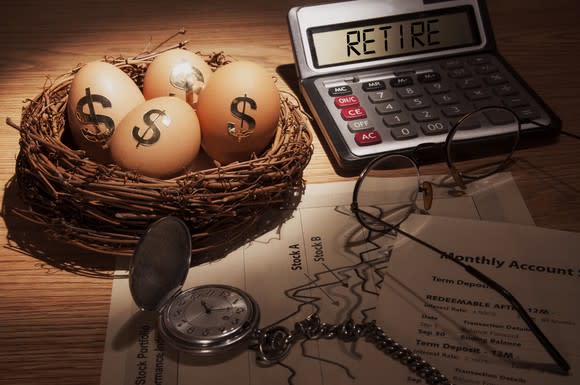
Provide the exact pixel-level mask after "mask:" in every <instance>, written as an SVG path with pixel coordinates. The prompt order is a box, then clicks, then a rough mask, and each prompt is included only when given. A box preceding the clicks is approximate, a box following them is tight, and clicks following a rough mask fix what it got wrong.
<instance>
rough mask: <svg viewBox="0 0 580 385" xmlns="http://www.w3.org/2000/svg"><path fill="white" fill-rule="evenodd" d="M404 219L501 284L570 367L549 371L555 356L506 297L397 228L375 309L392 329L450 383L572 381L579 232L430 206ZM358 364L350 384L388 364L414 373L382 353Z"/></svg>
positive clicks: (578, 312) (406, 379) (395, 373)
mask: <svg viewBox="0 0 580 385" xmlns="http://www.w3.org/2000/svg"><path fill="white" fill-rule="evenodd" d="M402 229H403V230H406V231H407V232H410V233H412V234H413V235H415V236H417V237H418V238H420V239H421V240H423V241H426V242H429V243H431V244H432V245H434V246H436V247H437V248H439V249H441V250H443V251H445V252H447V253H449V252H451V253H453V254H454V255H455V257H456V258H459V259H460V260H462V261H464V262H465V263H469V264H471V265H472V266H475V267H476V268H477V269H479V270H481V271H482V272H483V273H484V274H487V275H488V276H489V277H491V278H492V279H494V280H496V281H497V282H499V283H500V284H502V285H503V286H504V287H505V288H507V289H508V290H509V291H510V292H511V293H512V294H513V295H514V296H515V297H516V298H517V299H518V301H519V302H520V303H522V305H523V306H524V307H525V308H526V309H527V310H528V312H529V314H530V315H531V316H532V317H533V319H535V322H536V323H537V324H538V326H539V327H540V329H541V330H542V331H543V332H544V334H546V336H547V337H548V338H549V339H550V340H551V341H552V343H553V344H554V346H556V348H557V349H558V350H559V351H560V353H561V354H562V355H563V356H564V357H565V358H566V359H567V360H568V362H569V364H570V365H571V367H572V370H571V375H569V376H562V375H557V374H553V373H549V372H547V370H548V369H553V367H554V364H553V361H552V359H551V358H550V356H549V355H548V353H546V352H545V351H544V349H543V348H542V346H541V345H540V343H539V342H538V341H537V340H536V339H535V337H534V336H533V334H532V333H531V332H530V331H529V329H528V328H527V327H526V325H525V324H524V322H523V320H522V319H521V318H520V317H519V316H518V315H517V313H516V312H515V311H514V310H513V309H512V307H511V305H509V304H508V303H507V301H506V300H505V299H504V298H502V297H501V296H500V295H499V294H497V293H496V292H495V291H492V290H491V289H489V288H488V287H486V286H485V285H482V284H481V282H480V281H478V280H477V279H475V278H473V277H472V276H471V275H469V274H467V273H466V272H465V270H464V269H463V268H462V267H460V266H457V265H455V264H454V263H453V262H450V261H447V260H445V259H444V258H442V257H441V256H440V255H438V254H437V253H435V252H433V251H431V250H429V249H427V248H426V247H424V246H422V245H420V244H418V243H416V242H413V241H412V240H410V239H408V238H405V237H404V236H402V235H400V236H399V237H398V238H397V242H396V244H395V246H394V251H393V253H392V255H391V260H390V262H389V268H388V272H387V274H386V275H385V280H384V282H383V284H382V289H381V294H380V297H379V300H378V302H379V303H378V307H377V312H376V313H375V315H376V316H377V323H378V324H380V325H381V326H382V327H383V328H384V330H386V331H387V332H388V334H389V335H390V336H391V337H392V338H394V339H395V340H396V341H397V342H399V343H400V344H402V345H403V346H405V347H407V348H409V349H411V350H413V351H415V352H417V353H418V354H420V355H421V356H422V357H423V358H424V359H425V360H427V361H429V362H430V364H431V365H434V366H435V367H437V368H438V369H439V370H440V371H441V372H442V373H443V374H445V375H446V376H447V377H448V378H450V379H451V380H452V381H453V383H455V384H457V385H468V384H469V385H508V384H528V385H545V384H550V385H552V384H578V383H579V380H578V368H579V367H580V355H579V353H578V351H579V347H580V335H579V333H578V331H579V330H580V329H579V326H580V308H579V307H578V306H577V302H578V298H579V297H580V259H579V254H578V252H579V250H580V233H570V232H563V231H556V230H547V229H542V228H538V227H532V226H522V225H516V224H507V223H498V222H483V221H473V220H467V219H461V220H458V219H450V218H442V217H433V216H412V217H410V218H409V219H408V220H407V221H406V222H405V223H404V225H403V226H402ZM458 234H460V236H458ZM394 309H396V311H393V310H394ZM524 366H525V367H526V368H522V367H524ZM361 369H362V370H361V371H360V373H361V375H360V376H359V378H357V381H356V384H360V385H363V384H372V383H377V382H376V381H377V380H378V379H380V378H382V377H383V376H384V375H387V374H388V375H389V377H391V378H392V379H393V381H392V383H393V384H401V385H402V384H410V383H415V382H416V378H415V377H414V376H413V375H412V373H411V372H410V371H409V370H408V369H407V368H405V367H403V366H402V365H400V364H399V363H396V362H394V361H393V360H392V359H389V358H387V357H386V356H384V355H383V356H382V357H380V356H371V357H366V359H365V360H363V361H362V363H361Z"/></svg>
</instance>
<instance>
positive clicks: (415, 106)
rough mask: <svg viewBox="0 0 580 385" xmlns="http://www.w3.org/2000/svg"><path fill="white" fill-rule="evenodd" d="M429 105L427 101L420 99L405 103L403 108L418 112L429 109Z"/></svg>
mask: <svg viewBox="0 0 580 385" xmlns="http://www.w3.org/2000/svg"><path fill="white" fill-rule="evenodd" d="M429 105H430V104H429V101H428V100H427V99H425V98H421V97H419V98H413V99H410V100H407V101H405V107H407V109H409V110H420V109H422V108H427V107H429Z"/></svg>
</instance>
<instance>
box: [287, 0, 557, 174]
mask: <svg viewBox="0 0 580 385" xmlns="http://www.w3.org/2000/svg"><path fill="white" fill-rule="evenodd" d="M288 24H289V28H290V35H291V40H292V47H293V52H294V57H295V61H296V68H297V72H298V76H299V83H300V91H301V93H302V95H303V96H304V99H305V100H306V103H307V105H308V107H309V108H310V111H311V112H312V115H313V116H314V118H315V120H316V123H317V125H318V127H319V129H320V133H321V134H322V138H321V139H323V142H324V143H325V144H326V146H325V149H326V150H327V152H328V153H329V156H330V157H331V159H332V160H333V164H334V165H335V168H338V169H343V170H359V169H360V168H362V167H364V165H365V164H366V163H368V162H369V161H370V160H371V159H373V158H375V157H376V156H378V155H381V154H385V153H395V152H396V153H406V154H410V153H411V152H412V151H413V149H414V148H416V147H417V146H419V145H420V144H423V143H444V142H445V139H446V133H447V132H448V131H449V130H450V128H451V127H452V126H453V124H455V123H456V122H457V121H458V120H459V119H460V118H461V117H463V116H464V115H465V114H467V113H469V112H471V111H474V110H476V109H478V108H483V107H486V106H503V107H507V108H510V109H512V110H513V111H514V112H515V113H516V115H518V117H520V119H521V121H522V122H523V124H522V138H523V137H525V136H529V137H532V136H534V137H537V136H543V135H545V134H556V133H557V132H559V130H560V127H561V122H560V119H559V118H558V117H557V116H556V114H555V113H554V112H553V111H552V110H551V109H550V108H549V107H548V106H547V105H546V103H544V101H543V100H542V99H541V98H540V97H539V96H538V95H537V94H536V93H535V92H534V91H533V90H532V89H531V88H530V87H529V86H528V85H527V84H526V83H525V81H524V80H523V79H522V78H521V77H520V76H519V75H518V74H517V73H516V71H515V70H514V69H513V68H512V67H511V66H510V65H509V64H508V63H507V62H506V60H505V59H504V58H503V57H502V56H501V55H500V53H499V52H498V51H497V48H496V45H495V40H494V36H493V31H492V28H491V23H490V19H489V14H488V11H487V6H486V2H485V1H484V0H380V1H377V0H365V1H348V2H338V3H327V4H321V5H313V6H301V7H294V8H292V9H291V10H290V11H289V13H288ZM530 121H533V122H534V123H533V124H532V123H530ZM526 122H527V123H526ZM493 124H494V123H493V122H483V123H482V125H483V126H482V127H481V128H480V129H477V130H472V131H473V134H470V135H473V138H471V137H470V142H469V145H470V146H473V149H474V150H475V149H481V148H484V147H485V146H490V148H491V147H492V146H493V142H494V140H498V138H499V137H500V136H501V129H500V130H499V131H498V127H491V126H492V125H493ZM498 132H499V133H498Z"/></svg>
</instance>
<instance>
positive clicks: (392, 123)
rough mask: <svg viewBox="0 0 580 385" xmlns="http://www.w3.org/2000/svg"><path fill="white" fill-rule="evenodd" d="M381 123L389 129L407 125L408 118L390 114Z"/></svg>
mask: <svg viewBox="0 0 580 385" xmlns="http://www.w3.org/2000/svg"><path fill="white" fill-rule="evenodd" d="M383 123H385V125H387V126H389V127H396V126H401V125H403V124H408V123H409V118H407V115H405V114H391V115H387V116H385V117H384V118H383Z"/></svg>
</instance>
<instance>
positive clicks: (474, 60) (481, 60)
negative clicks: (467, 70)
mask: <svg viewBox="0 0 580 385" xmlns="http://www.w3.org/2000/svg"><path fill="white" fill-rule="evenodd" d="M468 63H469V64H471V65H482V64H487V63H489V58H487V57H485V56H474V57H471V58H469V60H468Z"/></svg>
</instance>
